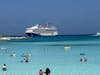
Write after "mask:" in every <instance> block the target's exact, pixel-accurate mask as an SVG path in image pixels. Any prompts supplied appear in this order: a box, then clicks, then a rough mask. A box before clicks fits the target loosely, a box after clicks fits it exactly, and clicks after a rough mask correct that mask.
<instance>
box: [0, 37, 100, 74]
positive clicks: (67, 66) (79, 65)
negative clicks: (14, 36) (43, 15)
mask: <svg viewBox="0 0 100 75" xmlns="http://www.w3.org/2000/svg"><path fill="white" fill-rule="evenodd" d="M65 47H67V48H68V49H66V50H65V49H64V48H65ZM0 48H1V49H0V68H1V70H0V75H4V74H3V72H2V65H3V64H4V63H5V64H7V72H6V75H39V74H38V73H39V69H40V68H42V69H43V71H45V69H46V68H47V67H48V68H50V70H51V75H100V71H99V69H100V59H99V57H100V37H97V36H56V37H34V38H28V39H24V40H11V41H0ZM5 50H7V52H4V51H5ZM13 53H16V57H12V56H11V54H13ZM25 53H29V54H31V56H30V57H29V63H25V62H21V61H22V60H23V59H24V57H23V55H24V54H25ZM80 53H84V54H85V57H86V58H87V62H80V58H81V57H83V56H82V55H80ZM44 75H45V74H44Z"/></svg>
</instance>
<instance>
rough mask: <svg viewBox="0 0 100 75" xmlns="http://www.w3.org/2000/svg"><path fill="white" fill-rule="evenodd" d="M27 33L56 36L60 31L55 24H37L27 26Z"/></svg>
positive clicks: (29, 34)
mask: <svg viewBox="0 0 100 75" xmlns="http://www.w3.org/2000/svg"><path fill="white" fill-rule="evenodd" d="M25 33H26V34H27V35H28V36H30V37H31V36H56V35H58V31H57V29H56V27H55V26H48V24H46V25H45V26H43V27H41V25H39V24H36V25H35V26H33V27H30V28H27V29H26V31H25Z"/></svg>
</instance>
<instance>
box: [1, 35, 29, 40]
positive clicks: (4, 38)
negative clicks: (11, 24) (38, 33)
mask: <svg viewBox="0 0 100 75" xmlns="http://www.w3.org/2000/svg"><path fill="white" fill-rule="evenodd" d="M26 38H27V37H26V36H10V37H9V36H1V37H0V40H18V39H26Z"/></svg>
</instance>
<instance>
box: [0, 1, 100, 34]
mask: <svg viewBox="0 0 100 75" xmlns="http://www.w3.org/2000/svg"><path fill="white" fill-rule="evenodd" d="M47 22H50V23H54V24H55V25H56V26H57V29H58V31H59V34H68V35H69V34H91V33H96V32H97V31H98V32H100V0H0V35H15V34H17V35H24V32H25V28H27V27H30V26H33V25H34V24H36V23H39V24H45V23H47Z"/></svg>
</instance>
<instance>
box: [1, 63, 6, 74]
mask: <svg viewBox="0 0 100 75" xmlns="http://www.w3.org/2000/svg"><path fill="white" fill-rule="evenodd" d="M2 71H3V75H6V71H7V67H6V64H3V66H2Z"/></svg>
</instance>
